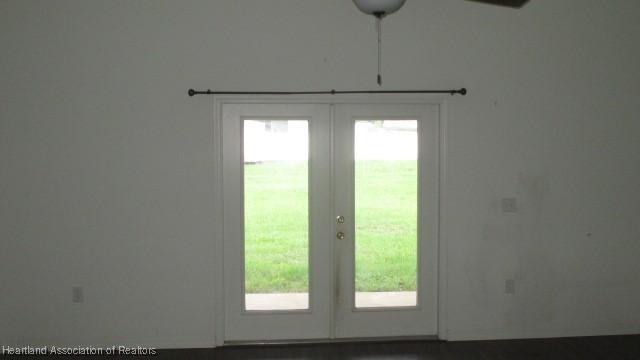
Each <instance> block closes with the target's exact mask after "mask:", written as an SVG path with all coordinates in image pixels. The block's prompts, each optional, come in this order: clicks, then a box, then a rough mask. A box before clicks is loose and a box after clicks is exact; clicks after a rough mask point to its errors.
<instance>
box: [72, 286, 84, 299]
mask: <svg viewBox="0 0 640 360" xmlns="http://www.w3.org/2000/svg"><path fill="white" fill-rule="evenodd" d="M71 301H73V302H74V303H81V302H84V289H83V288H82V286H74V287H72V288H71Z"/></svg>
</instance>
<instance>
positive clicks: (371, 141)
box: [354, 120, 418, 308]
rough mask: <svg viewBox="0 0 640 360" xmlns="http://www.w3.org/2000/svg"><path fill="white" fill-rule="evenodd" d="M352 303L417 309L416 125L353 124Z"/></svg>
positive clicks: (407, 122)
mask: <svg viewBox="0 0 640 360" xmlns="http://www.w3.org/2000/svg"><path fill="white" fill-rule="evenodd" d="M354 142H355V143H354V156H355V291H356V293H355V305H356V307H357V308H377V307H410V306H416V305H417V273H418V271H417V266H418V255H417V254H418V218H417V216H418V122H417V121H416V120H357V121H356V122H355V133H354Z"/></svg>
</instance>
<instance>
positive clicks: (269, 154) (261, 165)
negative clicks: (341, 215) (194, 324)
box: [243, 119, 309, 311]
mask: <svg viewBox="0 0 640 360" xmlns="http://www.w3.org/2000/svg"><path fill="white" fill-rule="evenodd" d="M243 126H244V135H243V141H244V261H245V265H244V273H245V283H244V287H245V310H249V311H256V310H258V311H260V310H262V311H271V310H305V309H309V169H308V167H309V165H308V162H309V128H308V121H306V120H261V119H254V120H244V125H243Z"/></svg>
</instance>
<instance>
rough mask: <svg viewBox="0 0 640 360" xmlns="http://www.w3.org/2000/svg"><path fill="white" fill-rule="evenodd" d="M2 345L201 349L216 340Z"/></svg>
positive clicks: (15, 342)
mask: <svg viewBox="0 0 640 360" xmlns="http://www.w3.org/2000/svg"><path fill="white" fill-rule="evenodd" d="M2 345H4V346H11V347H23V346H32V347H43V346H47V347H52V346H56V347H79V346H91V347H96V348H105V349H106V348H110V347H113V346H125V347H130V348H134V347H143V348H154V349H200V348H213V347H215V346H216V345H215V341H214V339H213V338H211V339H193V338H188V339H187V338H182V339H180V338H174V339H147V340H139V341H131V339H123V340H113V339H108V340H107V339H95V340H86V339H81V340H78V341H74V342H73V343H71V342H69V341H68V340H67V341H65V340H60V339H49V340H44V339H34V340H29V339H19V340H13V341H12V340H7V341H4V340H3V343H2Z"/></svg>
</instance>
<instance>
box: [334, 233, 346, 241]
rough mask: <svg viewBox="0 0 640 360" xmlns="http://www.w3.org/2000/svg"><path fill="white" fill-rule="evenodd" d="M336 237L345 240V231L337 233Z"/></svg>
mask: <svg viewBox="0 0 640 360" xmlns="http://www.w3.org/2000/svg"><path fill="white" fill-rule="evenodd" d="M336 237H337V238H338V240H344V233H343V232H342V231H340V232H338V233H337V234H336Z"/></svg>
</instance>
